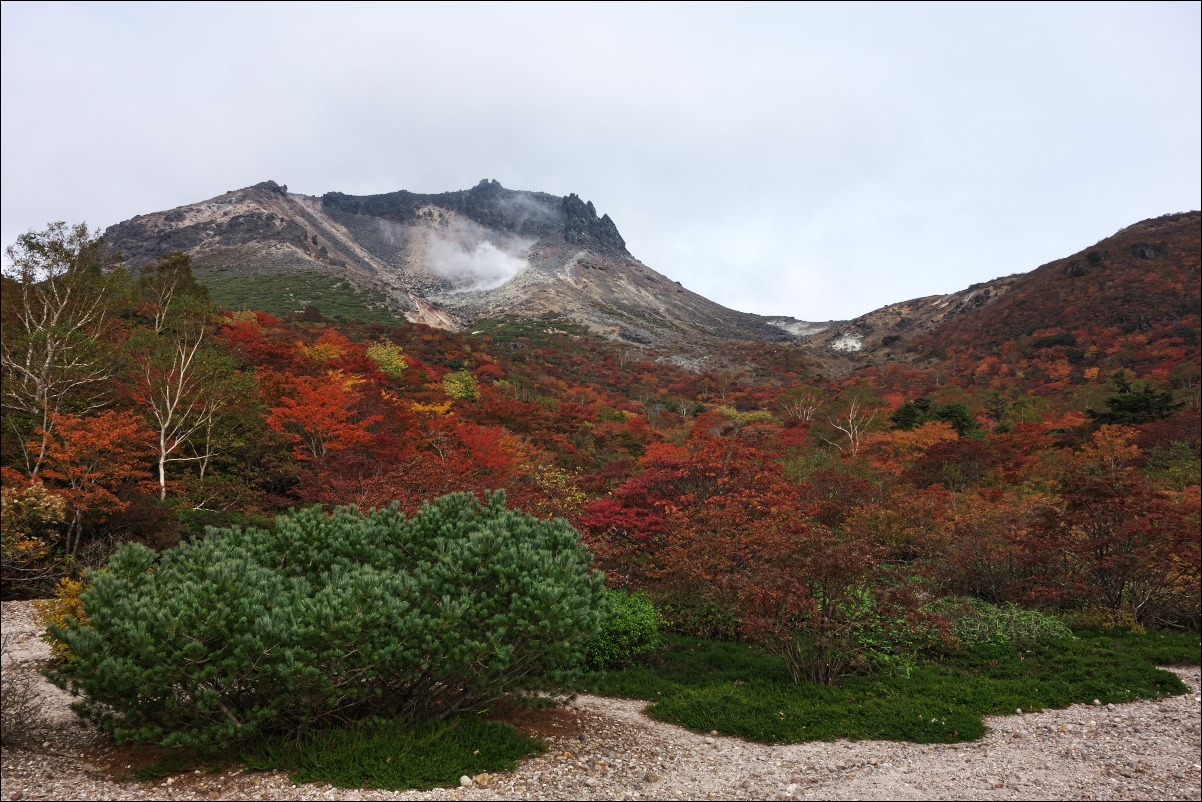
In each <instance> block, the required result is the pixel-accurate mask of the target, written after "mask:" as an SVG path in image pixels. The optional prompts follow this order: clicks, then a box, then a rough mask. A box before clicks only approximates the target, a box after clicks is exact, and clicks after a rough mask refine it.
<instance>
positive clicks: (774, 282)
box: [2, 2, 1202, 320]
mask: <svg viewBox="0 0 1202 802" xmlns="http://www.w3.org/2000/svg"><path fill="white" fill-rule="evenodd" d="M1200 8H1202V4H1199V3H1197V2H1185V3H1131V4H1127V3H1090V2H1073V3H1066V4H1057V3H1034V4H1017V3H1001V4H988V3H966V4H956V3H946V4H944V3H941V4H925V3H912V4H906V3H884V4H874V3H865V4H858V3H846V4H844V3H838V4H821V3H819V4H810V3H804V4H766V5H754V4H748V3H739V4H737V5H726V4H711V3H703V4H700V3H699V4H689V3H679V4H668V5H654V4H643V3H639V4H633V5H614V4H609V3H598V4H591V3H590V4H563V5H557V4H552V3H537V4H533V5H523V4H483V5H477V4H426V3H421V4H419V3H405V4H396V5H393V4H380V5H376V4H362V5H355V4H348V3H339V4H337V5H331V4H325V3H314V4H298V3H269V4H254V3H237V4H228V5H225V4H216V3H203V4H200V3H197V4H190V3H164V4H155V3H134V4H124V3H86V4H72V3H32V2H5V3H3V20H2V22H3V25H2V36H3V51H2V58H3V72H2V81H3V120H2V122H3V137H2V149H3V150H2V157H3V161H2V172H3V221H2V227H3V243H4V245H6V246H7V245H10V244H12V243H13V242H14V241H15V239H16V237H17V236H18V235H19V234H21V233H22V232H24V231H28V230H30V229H40V228H43V227H44V226H45V225H46V223H48V222H50V221H53V220H66V221H67V222H71V223H75V222H81V221H86V222H87V223H89V224H90V225H92V226H93V227H96V228H104V227H107V226H109V225H112V224H113V223H117V222H119V221H121V220H126V219H128V218H130V217H133V216H134V215H136V214H142V213H146V212H152V211H160V210H163V209H168V208H171V207H175V206H180V205H183V204H187V203H192V202H195V201H200V200H204V199H206V198H210V197H213V196H215V195H219V194H221V193H223V192H226V191H228V190H231V189H238V188H241V187H245V186H249V185H251V184H255V183H258V182H259V181H263V180H266V179H273V180H275V181H278V182H280V183H282V184H287V185H288V188H289V190H290V191H292V192H301V193H305V194H309V195H320V194H322V193H324V192H327V191H331V190H338V191H341V192H346V193H350V194H371V193H381V192H391V191H395V190H398V189H408V190H411V191H414V192H444V191H449V190H457V189H466V188H468V187H471V186H473V185H475V184H476V183H478V182H479V181H480V180H481V179H483V178H493V179H496V180H498V181H500V182H501V183H502V184H503V185H504V186H506V187H509V188H511V189H525V190H535V191H541V192H549V193H552V194H555V195H566V194H568V193H571V192H575V193H576V194H578V195H580V197H582V198H584V199H585V200H591V201H592V202H593V203H594V204H595V205H596V208H597V211H598V213H602V214H604V213H608V214H609V215H610V216H611V217H612V218H613V220H614V222H615V223H617V226H618V229H619V231H621V233H622V236H623V237H625V239H626V242H627V247H628V248H629V250H630V252H631V253H632V254H633V255H634V256H635V257H636V258H638V259H640V260H641V261H643V262H644V263H645V264H647V265H649V266H651V267H653V268H654V269H656V270H658V271H660V272H661V273H664V274H666V275H667V276H669V277H670V278H672V279H675V280H678V281H680V282H682V283H683V284H684V285H685V286H687V287H689V288H690V289H692V290H695V291H696V292H699V293H701V294H703V295H705V296H707V297H709V298H711V299H712V300H715V301H717V302H719V303H722V304H724V305H726V306H729V307H732V308H735V309H739V310H742V311H747V312H757V313H760V314H782V315H793V316H796V317H799V318H802V319H805V320H827V319H845V318H850V317H854V316H857V315H859V314H862V313H865V312H868V311H870V310H872V309H875V308H877V307H880V306H883V305H885V304H888V303H893V302H897V301H902V300H907V299H910V298H916V297H921V296H925V295H934V294H941V293H947V292H954V291H956V290H960V289H963V288H965V287H967V286H968V285H969V284H972V283H975V282H978V281H985V280H988V279H992V278H996V277H998V276H1003V275H1009V274H1011V273H1018V272H1026V271H1028V270H1032V269H1034V268H1036V267H1038V266H1039V265H1040V264H1043V263H1045V262H1048V261H1051V260H1053V259H1057V258H1060V257H1062V256H1067V255H1069V254H1072V253H1075V252H1076V251H1078V250H1081V249H1082V248H1085V247H1088V246H1089V245H1092V244H1093V243H1095V242H1097V241H1098V240H1100V239H1102V238H1104V237H1107V236H1110V235H1111V234H1113V233H1114V232H1115V231H1117V230H1118V229H1120V228H1122V227H1124V226H1127V225H1129V224H1131V223H1135V222H1138V221H1140V220H1143V219H1146V218H1149V217H1156V216H1159V215H1162V214H1168V213H1171V212H1179V211H1188V210H1192V209H1198V208H1200V207H1202V199H1200V195H1202V191H1200V183H1202V165H1200V163H1199V162H1200V156H1199V154H1200V153H1202V132H1200V117H1202V111H1200V108H1199V106H1200V98H1202V86H1200V80H1199V77H1200V73H1202V67H1200V65H1202V53H1200V47H1199V40H1200V34H1199V31H1200V30H1202V20H1200V14H1199V10H1200Z"/></svg>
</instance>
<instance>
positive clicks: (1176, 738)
mask: <svg viewBox="0 0 1202 802" xmlns="http://www.w3.org/2000/svg"><path fill="white" fill-rule="evenodd" d="M30 612H31V605H30V604H29V603H28V602H5V603H4V604H3V630H4V637H5V640H6V641H7V649H8V652H9V653H8V654H6V655H5V658H4V666H3V670H4V672H5V674H7V673H8V672H10V671H33V670H36V668H37V666H38V665H39V663H40V661H44V660H45V659H46V657H47V656H48V654H49V651H48V649H47V647H46V646H45V644H44V643H42V641H41V640H40V639H38V637H37V628H36V626H35V625H34V624H33V622H32V619H31V617H30ZM1171 670H1173V671H1175V672H1176V673H1177V674H1179V675H1180V676H1181V677H1182V678H1183V679H1184V680H1185V682H1186V683H1187V684H1188V685H1189V686H1190V688H1191V692H1190V693H1189V694H1187V695H1185V696H1178V697H1171V698H1168V699H1163V700H1160V701H1155V702H1135V703H1131V704H1124V705H1075V706H1073V707H1070V708H1068V709H1066V710H1052V711H1047V712H1044V713H1037V714H1026V715H1014V716H1001V717H995V718H991V719H989V721H988V725H989V732H988V734H987V735H986V736H985V737H984V738H983V739H981V740H980V741H975V742H972V743H966V744H953V745H947V746H945V745H917V744H903V743H894V742H888V741H856V742H848V741H838V742H834V743H809V744H797V745H791V746H765V745H761V744H753V743H748V742H745V741H741V740H739V739H736V738H726V737H719V736H717V735H714V734H711V735H700V734H697V733H694V732H690V731H689V730H685V729H682V728H680V727H676V726H672V725H669V724H663V723H660V722H657V721H653V720H652V719H650V718H648V717H647V716H645V715H643V713H642V712H641V711H642V707H643V703H642V702H635V701H628V700H621V699H609V698H603V697H596V696H581V697H579V698H578V699H577V700H576V701H575V702H573V703H572V704H571V705H570V706H568V707H566V708H560V709H558V710H556V711H552V712H548V713H545V714H541V715H540V714H531V716H530V721H529V722H527V723H528V724H529V726H530V727H531V728H532V730H533V731H536V732H538V733H539V734H540V735H541V736H542V737H544V739H545V741H546V743H547V746H548V750H547V752H546V753H544V754H543V755H541V756H539V757H537V758H531V759H528V760H527V761H525V762H524V763H523V764H522V765H521V766H520V767H519V768H518V769H517V770H516V771H514V772H512V773H504V774H497V775H494V776H491V777H489V776H486V775H481V776H479V777H477V778H475V779H474V780H471V781H470V784H468V785H466V786H464V787H459V788H445V789H436V790H433V791H428V792H414V791H408V792H405V793H392V792H384V791H371V790H346V789H337V788H331V787H329V786H325V785H318V784H310V785H301V786H297V785H295V784H293V783H291V782H290V781H289V780H288V778H287V777H286V776H285V775H283V774H279V773H264V774H242V773H240V772H238V771H236V770H233V771H226V772H224V773H221V774H212V773H201V772H197V773H194V774H190V775H184V776H181V777H175V778H171V779H168V780H160V781H157V782H149V783H131V782H116V781H114V780H112V779H111V778H112V776H113V772H114V770H116V771H119V770H120V769H122V768H124V767H123V766H122V765H120V764H121V762H122V761H123V760H124V759H126V758H127V757H128V755H129V753H128V751H126V752H124V753H123V752H122V751H120V750H116V749H114V748H112V747H111V746H108V745H106V743H105V742H104V741H103V740H102V739H101V738H100V737H99V736H98V735H96V734H95V733H94V732H93V731H92V730H91V729H90V728H88V727H85V726H84V725H83V723H82V722H80V721H79V720H78V719H77V718H76V717H75V715H74V714H73V713H72V712H71V711H70V710H69V709H68V708H67V702H68V699H67V697H66V695H65V694H63V693H62V692H61V691H59V690H58V689H56V688H54V687H52V686H50V685H49V684H48V683H45V682H44V681H43V682H41V684H40V685H39V688H38V690H39V693H41V694H42V705H41V717H42V727H43V729H42V730H41V732H40V734H39V736H38V738H37V739H36V740H35V741H33V742H32V743H31V744H29V745H28V746H23V747H16V746H10V747H5V749H4V752H3V780H2V782H0V797H2V798H3V799H89V800H92V799H95V800H100V799H180V800H184V799H263V800H278V799H304V800H334V799H365V800H376V799H429V800H444V799H463V800H475V799H532V800H543V799H548V800H549V799H899V800H904V799H924V800H925V799H941V800H942V799H948V800H951V799H1033V798H1038V799H1155V800H1159V799H1202V787H1200V770H1202V765H1200V761H1202V758H1200V757H1199V750H1200V748H1202V739H1200V732H1202V729H1200V718H1199V709H1200V708H1199V702H1200V701H1202V696H1199V669H1198V668H1197V667H1188V668H1173V669H1171ZM519 724H522V722H519Z"/></svg>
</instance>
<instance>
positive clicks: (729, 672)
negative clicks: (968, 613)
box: [582, 632, 1200, 743]
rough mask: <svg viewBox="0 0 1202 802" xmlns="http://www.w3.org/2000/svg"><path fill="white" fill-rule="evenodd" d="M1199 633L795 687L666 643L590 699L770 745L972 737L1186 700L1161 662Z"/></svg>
mask: <svg viewBox="0 0 1202 802" xmlns="http://www.w3.org/2000/svg"><path fill="white" fill-rule="evenodd" d="M1199 656H1200V655H1199V641H1198V636H1197V634H1192V635H1191V634H1180V633H1178V634H1169V633H1150V634H1148V635H1146V636H1134V635H1131V634H1130V633H1126V632H1123V633H1106V634H1097V633H1079V636H1078V637H1077V638H1075V639H1071V640H1064V641H1058V646H1057V648H1054V649H1051V648H1049V649H1044V650H1041V651H1036V652H1031V653H1027V654H1022V653H1020V652H1019V651H1018V650H1016V649H1014V648H1013V647H1000V646H996V645H992V644H984V645H981V646H977V647H975V648H973V649H966V650H964V651H960V652H953V653H949V654H947V655H945V656H944V659H942V660H939V661H928V662H926V663H922V664H919V665H916V666H915V667H914V668H913V670H912V671H910V672H909V674H908V675H902V674H898V673H884V672H878V673H873V674H857V675H851V676H848V677H846V678H845V679H844V680H843V682H842V683H841V684H840V685H838V686H828V685H822V684H819V683H814V682H800V683H795V682H793V678H792V676H791V672H790V671H789V666H788V664H787V662H786V661H785V659H784V658H782V657H780V656H777V655H769V654H765V653H763V651H761V650H759V649H757V648H755V647H754V646H752V645H750V644H740V643H730V642H723V641H707V640H701V639H698V638H683V637H679V636H675V635H669V636H667V637H666V638H665V645H664V647H663V648H661V649H659V650H658V651H656V652H655V654H653V655H651V656H650V658H649V659H648V660H647V662H646V663H645V664H640V665H636V666H631V667H629V668H626V669H619V670H615V671H610V672H605V673H603V674H602V673H594V674H589V675H587V676H586V677H585V679H584V681H583V683H582V690H587V691H589V692H592V693H605V694H609V695H613V696H623V697H632V698H637V699H646V700H648V701H650V702H653V703H654V704H653V705H652V706H651V707H650V708H649V710H648V712H649V713H650V715H651V716H652V717H654V718H656V719H659V720H661V721H667V722H671V723H673V724H679V725H681V726H684V727H688V728H689V729H692V730H696V731H700V732H708V731H710V730H717V731H719V732H721V733H723V734H726V735H733V736H737V737H740V738H748V739H751V740H755V741H762V742H769V743H803V742H807V741H820V740H835V739H839V738H848V739H853V740H854V739H862V738H871V739H887V740H897V741H913V742H915V743H951V742H955V741H965V740H973V739H975V738H979V737H981V736H982V735H983V734H984V732H985V722H984V718H983V717H984V716H990V715H1005V714H1012V713H1014V711H1015V710H1016V709H1020V708H1021V709H1022V710H1027V711H1038V710H1044V709H1047V708H1061V707H1066V706H1068V705H1070V704H1074V703H1083V702H1084V703H1088V702H1092V701H1093V700H1094V699H1098V700H1100V701H1101V702H1102V703H1108V702H1113V703H1116V704H1117V703H1120V702H1130V701H1133V700H1135V699H1156V698H1160V697H1162V696H1166V695H1170V694H1181V693H1186V692H1187V691H1188V690H1189V688H1188V686H1186V685H1185V684H1184V683H1183V682H1182V681H1181V680H1180V679H1179V678H1178V677H1177V676H1176V675H1174V674H1171V673H1169V672H1166V671H1162V670H1160V669H1158V668H1157V667H1156V666H1157V665H1161V664H1166V663H1167V664H1175V663H1182V664H1193V665H1197V663H1198V660H1199Z"/></svg>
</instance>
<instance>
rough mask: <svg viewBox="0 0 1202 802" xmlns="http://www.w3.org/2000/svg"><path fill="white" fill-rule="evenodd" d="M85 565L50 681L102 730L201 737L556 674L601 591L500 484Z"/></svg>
mask: <svg viewBox="0 0 1202 802" xmlns="http://www.w3.org/2000/svg"><path fill="white" fill-rule="evenodd" d="M91 579H92V585H91V587H90V588H89V589H88V590H86V591H85V592H84V594H83V604H84V607H85V609H86V610H87V612H88V620H87V621H86V622H84V621H77V620H73V619H71V620H68V621H67V622H66V624H65V626H60V627H52V634H53V635H54V637H57V638H58V639H60V640H61V641H63V642H64V643H65V644H66V645H67V647H68V648H69V650H70V652H71V654H72V657H73V659H72V660H71V661H69V662H67V663H65V664H63V665H61V666H59V667H58V668H56V669H54V670H52V671H51V672H49V675H50V677H51V679H52V680H54V681H55V682H56V683H57V684H58V685H60V686H61V687H65V688H69V689H70V690H71V691H72V692H73V693H76V694H80V695H82V701H81V702H80V703H78V704H77V706H76V709H77V710H78V711H79V712H80V713H81V714H82V715H84V716H86V717H88V718H90V719H92V720H94V721H96V722H97V723H98V724H99V725H100V726H101V727H102V728H103V729H105V730H106V731H108V732H111V733H112V734H113V735H114V736H115V737H116V738H117V739H118V740H119V741H135V742H141V743H154V744H158V745H160V746H189V747H196V748H202V749H227V748H230V747H232V746H235V745H237V744H240V743H245V742H247V741H249V740H250V739H253V738H257V737H259V736H267V735H273V734H284V733H286V734H300V733H302V732H303V731H306V730H309V729H314V728H316V729H328V728H330V727H332V726H336V725H338V724H340V723H346V722H352V721H358V720H364V719H367V718H370V717H372V716H382V717H385V718H397V717H408V718H418V719H445V718H447V717H450V716H454V715H456V714H460V713H465V712H474V711H480V710H483V709H486V708H488V707H489V705H491V704H493V703H494V702H496V701H498V700H500V699H502V698H505V697H507V696H511V695H514V694H521V693H522V692H525V691H554V690H556V689H559V688H563V687H566V686H567V684H568V683H570V682H571V681H572V680H573V678H574V677H576V676H578V674H579V671H580V670H581V669H582V665H583V662H584V646H585V644H587V643H588V642H589V641H590V640H591V639H592V638H593V637H594V636H595V634H596V633H597V631H598V628H599V626H600V623H601V616H602V613H603V609H602V604H603V598H604V596H603V594H604V584H603V579H602V577H601V575H600V574H598V573H596V572H593V571H591V570H590V556H589V554H588V552H587V551H586V550H585V549H584V547H583V546H582V544H581V542H580V536H579V534H578V533H577V532H576V531H575V530H574V529H572V527H571V526H569V525H568V524H567V523H565V522H563V521H562V520H549V521H543V520H539V519H537V518H534V517H533V516H529V515H526V514H523V513H519V512H515V511H512V510H509V509H507V508H506V507H505V503H504V495H503V494H500V493H498V494H493V495H491V496H490V497H489V498H488V500H487V503H484V504H482V503H481V502H480V501H479V500H477V499H476V498H475V497H474V496H471V495H470V494H466V493H459V494H452V495H449V496H444V497H443V498H441V499H438V500H436V501H434V502H431V503H428V504H426V505H425V506H424V507H423V508H422V510H421V511H420V512H419V513H417V515H415V516H414V517H413V518H411V519H407V518H406V517H405V516H404V515H403V514H401V513H400V512H399V511H398V510H397V508H396V506H395V505H393V506H392V507H389V508H387V509H381V510H372V511H368V512H360V511H359V510H357V509H355V508H350V507H342V508H338V509H336V510H335V511H334V512H333V514H330V515H327V514H326V513H324V512H323V511H322V510H321V509H319V508H311V509H305V510H300V511H293V512H291V513H289V514H287V515H282V516H280V517H279V518H278V519H277V521H276V526H275V528H274V529H271V530H264V529H254V528H247V529H243V528H240V527H231V528H227V529H213V530H210V531H209V534H208V536H207V537H205V538H203V539H199V540H193V541H188V542H185V543H182V544H180V545H178V546H176V547H174V548H172V549H169V550H167V551H164V552H163V553H161V554H155V553H154V552H152V551H150V550H149V549H147V548H145V547H142V546H138V545H132V544H131V545H126V546H124V547H122V548H121V549H120V550H119V551H118V552H117V553H116V554H115V555H114V556H113V558H112V559H111V561H110V562H109V565H108V569H107V570H104V571H100V572H96V573H94V574H93V575H92V577H91Z"/></svg>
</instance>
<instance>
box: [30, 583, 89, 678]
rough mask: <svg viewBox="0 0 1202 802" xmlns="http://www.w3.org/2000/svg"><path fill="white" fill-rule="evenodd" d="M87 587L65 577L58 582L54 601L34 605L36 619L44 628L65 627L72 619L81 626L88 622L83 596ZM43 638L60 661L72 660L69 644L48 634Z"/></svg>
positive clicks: (38, 602) (44, 600)
mask: <svg viewBox="0 0 1202 802" xmlns="http://www.w3.org/2000/svg"><path fill="white" fill-rule="evenodd" d="M86 588H87V586H86V585H85V584H84V583H83V582H80V581H78V580H75V579H71V578H70V577H63V578H62V579H60V580H59V582H58V588H57V589H56V590H55V592H54V598H53V599H39V600H38V601H35V602H34V603H33V607H34V619H35V620H36V621H37V622H38V624H40V625H41V626H43V627H50V626H56V627H65V626H66V625H67V619H68V618H71V619H74V620H75V621H78V622H79V623H81V624H86V623H87V622H88V614H87V611H85V610H84V606H83V599H82V598H80V596H81V595H82V594H83V592H84V590H85V589H86ZM43 637H44V638H45V639H46V642H47V643H49V644H50V651H51V652H53V653H54V656H55V657H57V658H58V659H59V660H63V661H66V660H70V659H71V650H70V648H69V647H68V646H67V644H65V643H63V642H62V641H61V640H59V639H58V638H56V637H54V636H53V635H51V634H50V633H49V632H47V633H46V634H45V635H43Z"/></svg>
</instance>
